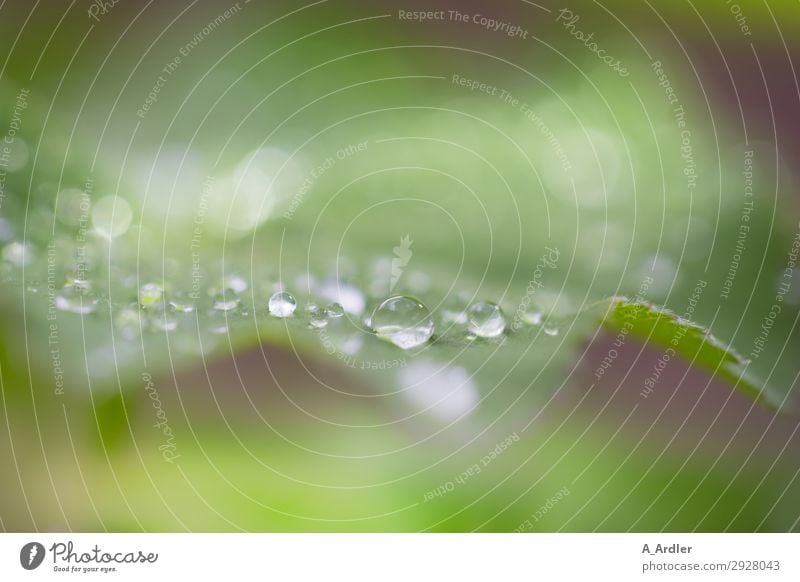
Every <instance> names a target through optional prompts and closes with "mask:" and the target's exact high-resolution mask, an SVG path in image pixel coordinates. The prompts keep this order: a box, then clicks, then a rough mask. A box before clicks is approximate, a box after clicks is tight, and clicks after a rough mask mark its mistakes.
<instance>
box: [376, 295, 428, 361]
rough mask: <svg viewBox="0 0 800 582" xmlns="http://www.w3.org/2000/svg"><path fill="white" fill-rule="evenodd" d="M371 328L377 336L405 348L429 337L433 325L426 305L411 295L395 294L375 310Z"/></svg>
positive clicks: (422, 342)
mask: <svg viewBox="0 0 800 582" xmlns="http://www.w3.org/2000/svg"><path fill="white" fill-rule="evenodd" d="M372 328H373V329H374V330H375V333H376V334H378V337H381V338H383V339H386V340H388V341H390V342H392V343H393V344H394V345H396V346H398V347H400V348H403V349H404V350H407V349H410V348H415V347H417V346H421V345H422V344H424V343H425V342H427V341H428V340H429V339H431V336H433V329H434V326H433V319H431V314H430V311H428V308H427V307H425V306H424V305H423V304H422V303H420V302H419V301H417V300H416V299H414V298H412V297H406V296H404V295H396V296H394V297H390V298H389V299H387V300H386V301H384V302H383V303H381V304H380V305H379V306H378V308H377V309H376V310H375V313H373V315H372Z"/></svg>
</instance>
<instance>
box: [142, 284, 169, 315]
mask: <svg viewBox="0 0 800 582" xmlns="http://www.w3.org/2000/svg"><path fill="white" fill-rule="evenodd" d="M163 304H164V288H163V287H161V285H158V284H156V283H145V284H144V285H142V288H141V289H139V305H141V306H142V309H157V308H159V307H163Z"/></svg>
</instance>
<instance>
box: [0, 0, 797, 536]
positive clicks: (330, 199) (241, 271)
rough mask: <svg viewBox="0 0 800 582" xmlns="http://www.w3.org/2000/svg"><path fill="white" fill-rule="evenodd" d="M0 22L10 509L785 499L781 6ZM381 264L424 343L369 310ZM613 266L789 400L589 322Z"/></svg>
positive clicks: (636, 505)
mask: <svg viewBox="0 0 800 582" xmlns="http://www.w3.org/2000/svg"><path fill="white" fill-rule="evenodd" d="M734 6H735V8H734ZM420 10H422V11H434V12H435V14H434V15H433V16H431V17H430V19H428V20H426V21H419V19H414V18H413V17H410V16H406V14H408V13H414V12H415V11H420ZM456 12H458V14H459V16H456ZM0 15H2V17H1V18H0V33H1V34H0V45H2V47H3V49H2V54H3V55H5V58H4V59H3V66H2V69H0V95H2V99H0V118H1V119H2V125H0V127H2V128H3V131H5V132H6V133H5V140H4V145H6V146H7V149H6V154H5V155H4V156H3V158H2V160H0V170H2V175H3V178H4V181H3V182H2V197H1V198H0V243H2V245H3V262H2V267H1V268H2V272H1V273H0V275H1V276H2V287H1V288H2V291H3V292H2V295H1V296H0V310H1V312H2V325H0V381H1V382H2V384H1V385H0V392H1V393H2V401H1V404H2V410H3V414H2V416H0V419H2V420H0V422H1V423H2V424H3V430H2V431H0V466H2V469H3V470H2V474H3V477H4V478H3V487H2V495H0V524H1V525H2V527H3V529H5V530H7V531H20V530H23V531H24V530H42V531H61V530H78V531H84V530H89V531H106V530H108V531H141V530H144V531H183V530H203V531H238V530H248V531H419V530H426V531H473V530H485V531H594V530H599V531H627V530H637V531H659V530H668V531H692V530H699V531H727V530H731V531H789V530H798V529H800V522H798V520H799V519H800V512H798V507H800V483H798V480H797V476H798V473H800V437H799V436H798V434H797V427H798V422H799V421H800V416H798V413H797V412H796V411H795V409H794V407H793V405H792V402H793V395H794V393H796V390H797V376H798V366H797V353H798V343H799V342H798V333H797V330H796V328H795V326H796V323H797V317H798V313H799V312H798V306H799V305H800V271H799V270H798V269H797V268H796V267H795V265H794V264H793V263H792V260H793V259H792V252H793V249H795V251H794V253H795V255H794V256H795V259H794V260H796V248H797V245H796V241H797V237H798V233H799V231H800V224H798V218H800V214H799V213H798V211H797V201H798V199H797V196H796V189H797V176H796V164H795V163H794V162H795V161H796V160H797V157H798V153H799V152H798V148H800V134H799V133H798V132H797V116H796V112H797V108H798V106H800V88H798V83H797V74H796V72H795V70H794V65H793V63H794V62H795V60H796V59H797V58H798V56H799V55H798V48H799V47H798V44H797V42H796V39H797V38H798V33H800V18H799V17H800V8H798V5H797V3H796V2H789V1H786V2H769V3H766V2H765V3H763V4H758V3H755V4H750V3H747V4H746V5H745V4H744V3H742V4H741V5H735V4H731V3H727V4H726V3H691V2H686V3H683V2H679V3H660V5H659V4H657V3H648V2H622V1H612V2H606V3H603V4H599V3H594V2H576V3H573V4H572V5H570V6H568V7H564V6H561V5H554V4H551V3H549V2H541V3H530V2H525V1H510V0H509V1H504V2H500V3H497V4H496V5H495V4H491V5H486V4H485V3H483V4H481V3H478V2H459V3H455V2H450V3H447V2H440V3H436V4H435V5H434V4H431V3H422V2H417V3H410V2H409V3H407V2H379V3H370V4H369V5H365V4H361V3H357V2H340V1H334V0H330V1H321V2H314V3H308V4H298V3H295V2H267V3H260V2H244V1H241V2H238V3H226V2H202V1H196V2H164V1H153V2H149V3H134V2H127V1H120V2H118V3H117V4H115V5H113V6H112V5H110V4H107V5H105V6H103V5H102V3H88V2H72V3H68V2H48V3H47V4H46V5H45V4H42V3H36V4H32V5H31V4H29V3H27V2H6V3H5V4H4V5H3V6H2V8H0ZM576 16H577V18H576ZM464 17H465V18H466V21H464ZM489 20H491V21H493V22H496V23H497V25H496V26H493V25H492V24H491V23H490V22H489ZM487 26H488V28H487ZM514 26H516V27H517V29H515V30H516V31H517V32H515V33H514V34H513V35H508V34H505V33H504V31H508V30H510V29H511V27H514ZM494 28H496V29H497V30H494ZM588 35H592V36H591V38H589V36H588ZM598 51H604V52H602V53H598ZM599 54H601V55H609V56H610V57H613V62H616V61H619V62H620V63H622V64H624V67H625V72H626V73H627V74H625V75H621V74H620V71H619V70H615V69H614V68H613V67H612V66H608V65H607V64H606V62H604V61H603V60H601V58H600V56H598V55H599ZM743 227H744V228H743ZM404 239H406V240H409V241H413V242H411V243H410V246H409V245H408V243H403V240H404ZM404 244H405V247H404ZM793 244H794V246H793ZM398 249H399V250H398ZM552 249H556V250H557V253H556V254H557V256H558V259H557V261H556V262H555V263H554V264H553V265H552V266H545V267H543V268H538V270H537V265H538V264H539V262H540V261H541V258H542V257H543V256H548V254H552ZM76 281H77V283H76ZM531 281H536V282H537V283H541V287H539V286H536V285H534V286H533V287H531V286H530V285H529V284H530V282H531ZM700 283H702V286H701V289H702V290H701V292H700V293H697V292H696V289H697V288H698V285H699V284H700ZM782 284H783V287H782V286H781V285H782ZM89 287H90V288H91V289H89ZM281 289H284V290H286V291H288V292H290V293H292V294H293V295H294V296H295V297H296V299H297V303H298V310H297V312H296V315H295V317H292V318H290V319H286V320H281V319H276V318H273V317H270V315H269V314H268V312H267V299H268V298H269V297H270V296H271V295H272V294H273V293H274V292H276V291H278V290H281ZM529 289H534V291H533V292H531V291H530V290H529ZM162 291H163V293H162ZM221 293H224V295H220V294H221ZM396 293H407V294H411V295H414V296H416V297H418V298H419V299H420V300H421V301H422V302H423V303H424V304H425V305H426V306H427V307H428V308H429V309H430V311H431V312H432V314H433V319H434V321H435V322H436V336H435V341H433V342H431V343H429V344H426V345H425V346H422V347H420V348H418V349H414V350H409V351H404V350H401V349H400V348H397V347H396V346H393V345H391V344H389V343H386V342H382V341H380V340H378V339H376V338H375V337H374V335H373V334H372V333H370V332H369V330H368V323H369V322H366V323H365V318H368V317H369V316H370V315H371V314H372V313H373V311H374V309H375V308H376V306H377V305H378V304H379V303H380V302H381V300H382V299H384V298H385V297H387V296H388V295H390V294H396ZM620 294H622V295H628V296H637V295H638V296H639V297H640V298H641V299H645V300H647V301H652V302H654V303H656V304H660V305H666V306H667V307H669V308H671V309H672V310H673V311H674V312H675V313H677V314H682V315H683V314H686V315H690V316H691V319H693V320H694V321H697V322H699V323H700V324H702V325H705V326H708V327H710V329H711V330H712V331H713V332H714V334H715V335H716V336H718V337H720V338H722V339H724V340H725V341H728V342H730V343H731V344H732V345H733V346H734V347H735V348H736V349H737V350H738V351H739V352H741V353H742V354H743V355H745V356H750V357H752V359H753V362H752V364H751V367H750V370H751V371H752V373H753V374H755V375H757V376H759V377H760V378H761V379H763V380H764V381H765V382H766V383H767V384H769V385H770V386H771V387H772V388H773V389H774V390H775V391H776V392H777V393H779V394H780V395H781V396H783V397H785V406H784V407H783V408H782V410H781V412H780V413H776V412H775V411H773V410H769V409H766V408H764V407H762V406H761V405H760V404H756V403H754V402H753V401H751V400H750V399H748V398H747V397H746V396H744V395H742V394H740V393H739V392H737V391H736V390H734V389H733V387H731V386H730V385H729V384H727V383H725V382H723V381H721V380H719V379H715V378H713V377H712V376H710V375H709V374H706V373H704V372H702V371H699V370H697V369H694V368H692V367H691V365H690V363H689V362H682V361H677V360H673V361H671V362H669V364H668V365H666V366H662V367H659V366H660V364H659V361H660V359H663V354H664V348H663V347H659V346H653V345H646V344H644V343H642V342H639V341H635V340H633V339H632V338H631V339H628V340H626V341H624V342H622V345H619V344H615V336H614V334H613V333H610V334H609V333H608V332H605V331H603V330H602V329H601V328H600V324H599V321H598V320H597V319H596V318H594V317H590V316H588V315H587V313H586V309H587V308H588V306H590V305H592V304H593V303H594V302H596V301H597V300H599V299H603V298H606V297H609V296H613V295H620ZM221 300H222V301H223V302H225V301H228V300H232V301H233V302H234V304H235V305H234V307H233V308H232V309H230V310H225V309H220V308H219V306H220V303H219V302H220V301H221ZM330 301H337V302H339V303H341V304H342V305H343V306H344V307H345V310H346V311H347V313H346V315H345V317H343V318H342V319H341V320H336V321H333V320H331V321H329V322H328V324H327V326H326V327H324V328H314V327H313V326H309V317H308V316H307V314H306V313H305V308H306V307H307V306H308V304H309V303H315V304H320V305H324V304H326V303H328V302H330ZM477 301H491V302H496V303H497V304H499V305H500V306H501V307H502V308H503V310H504V313H505V316H506V319H507V323H508V324H509V328H510V327H511V323H512V321H513V320H514V317H515V314H516V313H517V310H518V308H519V307H520V305H528V304H530V308H529V310H528V312H527V315H526V321H525V322H524V323H523V324H522V325H521V326H520V329H514V330H513V331H512V330H511V329H509V330H508V333H506V334H505V335H504V336H503V337H502V338H500V339H495V340H482V339H477V340H472V339H470V338H468V337H466V334H465V330H464V327H463V321H462V319H463V311H464V310H465V309H466V307H467V306H468V305H470V304H473V303H475V302H477ZM215 304H216V306H215ZM775 304H780V309H781V310H780V313H776V314H775V316H774V317H772V316H770V312H771V311H774V309H773V308H772V307H771V306H773V305H775ZM690 306H691V310H690ZM190 308H191V309H190ZM76 311H86V312H87V313H84V314H80V313H75V312H76ZM537 318H539V319H541V323H536V320H537ZM765 318H766V323H765ZM532 322H533V323H532ZM765 326H766V328H767V330H768V331H767V332H766V335H765V332H764V329H765ZM759 341H761V343H759ZM758 346H762V347H763V349H756V348H757V347H758ZM610 350H614V354H615V355H614V357H613V358H612V359H613V362H612V364H611V365H610V367H608V369H605V370H604V371H603V372H602V373H600V372H599V371H598V370H599V369H600V366H601V365H602V362H603V359H604V358H608V356H609V354H610V353H611V352H610ZM656 373H657V376H658V379H657V382H655V388H654V389H653V390H652V391H651V392H648V393H646V396H643V392H642V391H643V388H644V386H645V385H647V384H646V383H647V382H648V380H649V381H650V383H651V384H652V383H653V378H654V374H656Z"/></svg>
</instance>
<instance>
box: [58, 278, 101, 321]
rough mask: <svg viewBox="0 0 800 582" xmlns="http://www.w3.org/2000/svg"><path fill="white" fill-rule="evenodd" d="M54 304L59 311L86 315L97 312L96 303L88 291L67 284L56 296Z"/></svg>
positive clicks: (95, 299)
mask: <svg viewBox="0 0 800 582" xmlns="http://www.w3.org/2000/svg"><path fill="white" fill-rule="evenodd" d="M54 303H55V306H56V308H57V309H60V310H61V311H68V312H70V313H77V314H78V315H86V314H87V313H94V312H95V311H96V310H97V303H98V301H97V298H96V297H95V296H94V295H92V294H91V293H90V292H89V290H88V289H84V288H81V287H77V286H75V285H70V284H67V285H64V287H63V288H62V289H61V291H59V292H58V293H57V294H56V296H55V301H54Z"/></svg>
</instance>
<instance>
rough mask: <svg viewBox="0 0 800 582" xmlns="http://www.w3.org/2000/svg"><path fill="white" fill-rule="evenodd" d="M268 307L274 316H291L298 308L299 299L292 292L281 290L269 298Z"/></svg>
mask: <svg viewBox="0 0 800 582" xmlns="http://www.w3.org/2000/svg"><path fill="white" fill-rule="evenodd" d="M267 309H268V310H269V314H270V315H272V316H273V317H289V316H290V315H292V314H293V313H294V310H295V309H297V301H296V300H295V298H294V297H293V296H292V295H291V294H290V293H286V292H285V291H280V292H278V293H275V294H273V295H272V297H270V298H269V303H268V304H267Z"/></svg>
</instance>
